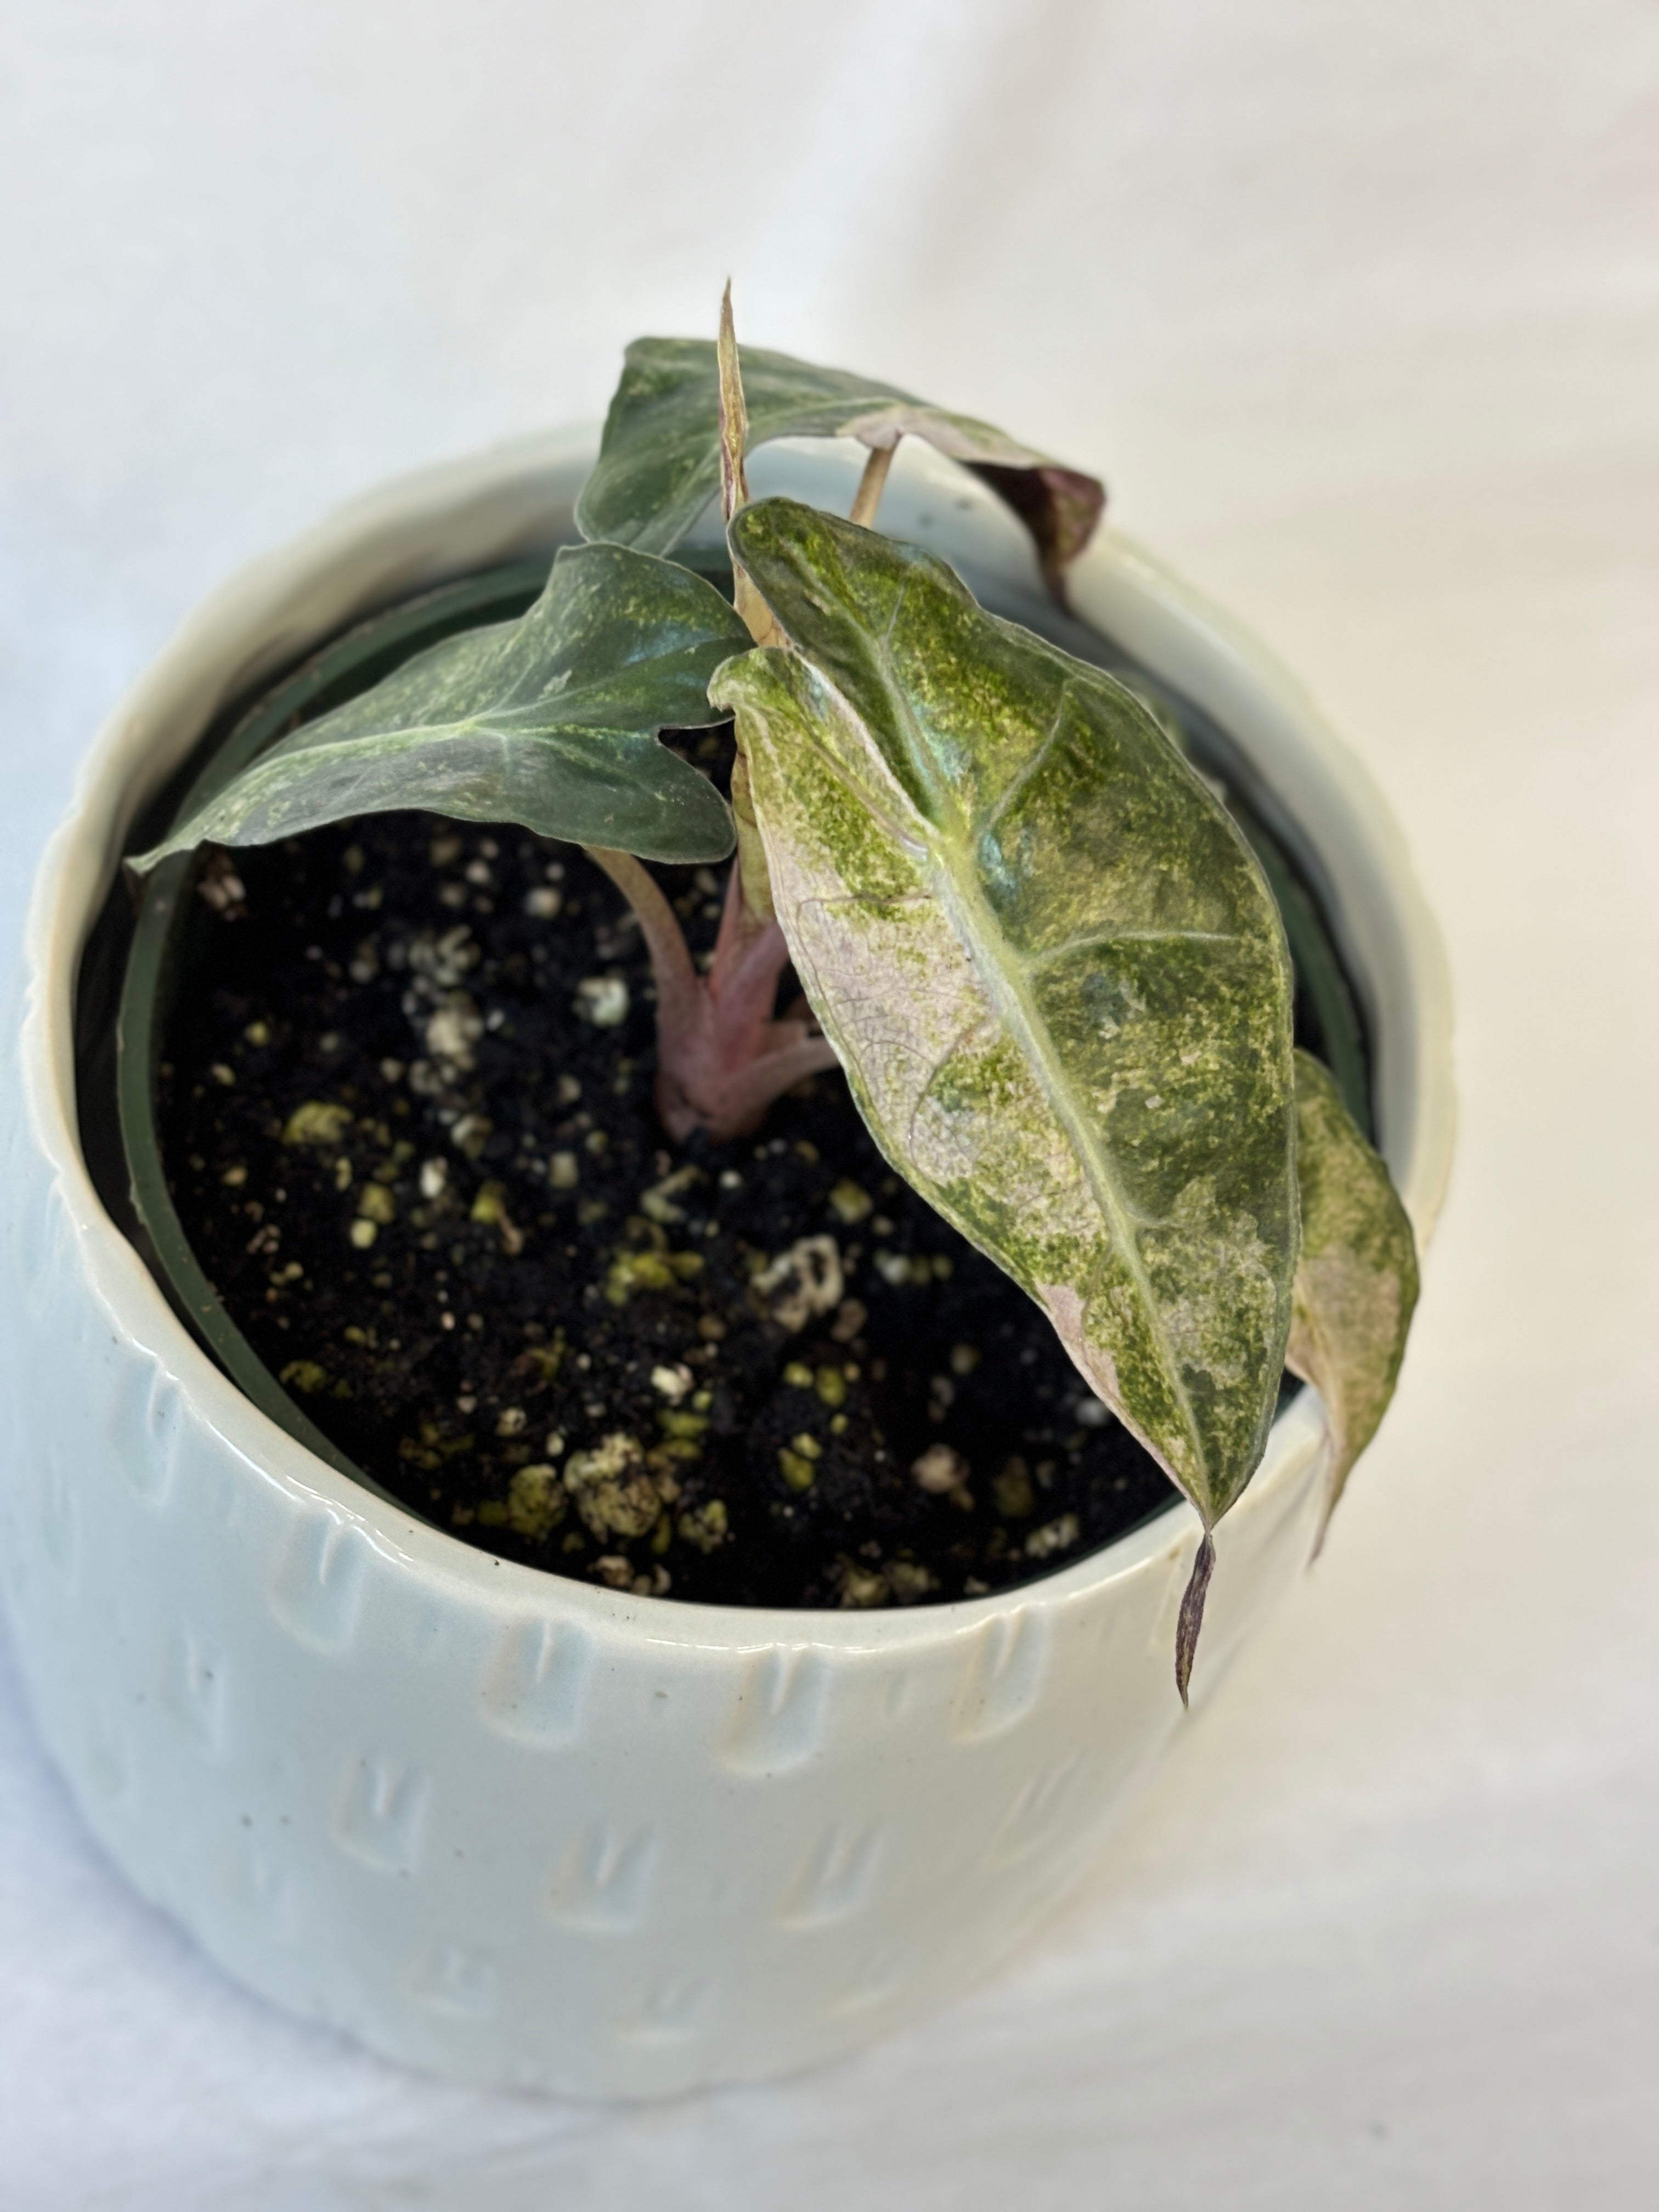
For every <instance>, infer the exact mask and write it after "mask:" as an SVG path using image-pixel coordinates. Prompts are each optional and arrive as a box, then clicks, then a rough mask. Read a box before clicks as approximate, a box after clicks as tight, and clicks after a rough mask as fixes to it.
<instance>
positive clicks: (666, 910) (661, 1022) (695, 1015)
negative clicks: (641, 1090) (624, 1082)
mask: <svg viewBox="0 0 1659 2212" xmlns="http://www.w3.org/2000/svg"><path fill="white" fill-rule="evenodd" d="M587 851H588V857H589V859H590V860H595V861H597V862H598V864H599V866H600V867H601V868H603V869H604V870H605V873H606V875H608V876H609V877H610V878H611V882H612V883H614V884H616V885H617V889H618V890H620V891H621V892H622V894H623V896H624V897H625V898H626V899H627V901H628V902H629V905H630V906H631V907H632V908H633V909H634V912H635V914H636V915H638V917H639V922H640V931H641V935H642V936H643V937H644V939H645V945H646V950H647V952H648V953H649V955H650V958H651V972H652V975H653V977H654V978H655V981H656V986H657V1112H658V1114H659V1116H660V1118H661V1121H662V1125H663V1127H664V1128H665V1129H666V1130H667V1132H668V1133H669V1135H670V1136H671V1137H672V1138H674V1139H676V1141H677V1142H679V1143H684V1140H685V1139H686V1138H687V1137H689V1136H690V1134H691V1133H692V1131H693V1130H694V1129H704V1130H706V1131H707V1132H708V1135H709V1136H710V1137H711V1138H713V1139H714V1141H715V1142H716V1143H717V1144H718V1143H723V1142H725V1141H726V1139H729V1138H732V1137H743V1136H747V1135H748V1133H750V1130H752V1129H754V1128H756V1127H757V1126H758V1125H759V1123H760V1121H761V1119H762V1117H763V1115H764V1114H765V1112H766V1109H767V1108H768V1107H769V1105H770V1104H771V1103H772V1102H773V1100H774V1099H775V1098H777V1097H781V1094H782V1093H783V1092H784V1091H787V1090H788V1089H789V1088H790V1087H791V1085H793V1084H797V1083H799V1081H800V1080H801V1079H802V1078H803V1077H804V1076H807V1075H812V1074H816V1073H818V1072H819V1071H821V1070H822V1069H824V1068H829V1067H833V1066H835V1065H836V1054H835V1050H834V1048H833V1047H832V1046H831V1044H830V1042H829V1039H828V1038H827V1037H825V1036H820V1035H818V1034H817V1031H816V1030H814V1029H812V1028H811V1026H810V1025H809V1024H808V1023H807V1022H805V1021H802V1020H796V1019H793V1018H787V1019H785V1020H781V1021H780V1020H778V1019H777V1018H775V1014H774V1011H773V1010H774V1008H775V1006H776V1004H777V996H778V980H779V978H780V977H781V975H782V974H783V971H784V969H786V968H787V966H788V964H789V947H788V945H787V943H786V942H785V939H784V934H783V932H782V930H781V929H780V928H779V927H778V925H777V923H776V922H775V921H763V920H761V918H760V917H759V916H758V915H756V914H755V913H754V912H753V910H752V909H751V908H750V907H749V906H748V905H747V904H746V903H745V902H744V896H743V890H742V885H741V884H740V882H739V880H738V868H737V866H736V864H735V863H734V864H733V866H732V875H731V878H730V880H729V882H728V883H727V884H726V909H725V912H724V914H723V915H721V917H720V935H719V937H718V939H716V940H715V945H714V963H713V965H712V966H711V967H710V969H709V971H708V975H707V976H702V975H699V974H698V973H697V970H696V965H695V963H693V961H692V958H691V955H690V952H689V951H688V950H687V949H686V943H685V938H684V933H683V932H682V930H681V928H680V926H679V922H678V919H677V917H676V915H675V913H674V909H673V908H672V907H671V906H670V905H669V903H668V901H667V900H666V899H665V897H664V896H663V894H662V890H661V888H660V887H659V884H658V883H657V881H656V878H654V877H653V875H652V874H651V872H650V871H649V870H648V869H647V868H645V867H643V866H641V864H640V862H639V861H638V860H635V858H634V857H633V855H632V854H629V853H613V852H609V851H605V850H602V849H601V848H598V847H595V846H590V847H589V848H587Z"/></svg>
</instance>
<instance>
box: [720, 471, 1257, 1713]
mask: <svg viewBox="0 0 1659 2212" xmlns="http://www.w3.org/2000/svg"><path fill="white" fill-rule="evenodd" d="M730 535H731V538H732V546H733V551H734V554H735V556H736V557H738V559H740V560H741V561H742V562H744V565H745V566H746V567H747V568H748V569H749V572H750V575H751V576H752V577H753V578H754V579H755V581H756V583H757V586H758V587H759V588H760V590H761V591H762V592H763V593H764V595H765V597H766V599H767V601H768V604H769V605H770V607H771V609H772V611H773V612H774V614H775V616H776V617H777V619H778V621H779V623H780V624H781V628H782V629H783V632H784V634H785V635H786V637H787V639H788V640H789V644H790V647H791V648H792V649H791V650H788V651H779V650H771V651H758V652H755V653H749V654H746V655H744V657H743V658H742V659H735V660H733V661H732V662H730V663H728V665H726V667H725V668H723V669H722V670H721V671H720V673H719V675H718V676H717V677H716V678H715V679H714V684H713V687H712V695H711V696H713V697H714V699H715V700H716V701H717V702H719V703H720V705H722V706H725V707H729V708H732V711H733V712H734V713H735V714H736V716H737V723H738V740H739V743H740V744H741V745H742V746H743V747H744V750H745V751H746V752H747V755H748V757H749V763H750V778H751V783H752V790H753V798H754V802H755V806H756V811H757V816H758V818H759V823H760V827H761V830H762V834H763V836H764V839H765V842H766V849H767V857H768V860H769V867H770V873H771V880H772V886H773V895H774V898H775V903H776V908H777V912H778V915H779V919H780V920H781V922H782V924H783V926H784V928H785V930H786V932H787V936H788V939H789V946H790V951H791V952H792V954H793V957H794V961H795V964H796V968H797V970H798V972H799V975H800V978H801V981H802V983H803V985H804V986H805V990H806V993H807V996H808V998H809V999H810V1000H811V1005H812V1007H813V1011H814V1012H816V1014H817V1017H818V1019H819V1021H820V1022H821V1024H823V1029H824V1030H825V1032H826V1033H827V1035H828V1036H829V1037H830V1038H831V1040H832V1041H833V1042H834V1043H835V1045H836V1050H837V1051H838V1053H839V1054H840V1055H841V1058H842V1061H843V1063H844V1064H845V1066H846V1068H847V1071H848V1079H849V1080H850V1082H851V1085H852V1087H853V1091H854V1097H856V1099H857V1101H858V1103H859V1106H860V1110H861V1111H862V1113H863V1115H864V1116H865V1119H866V1121H867V1122H868V1123H869V1125H870V1127H871V1129H872V1132H873V1133H874V1135H875V1137H876V1139H877V1141H878V1144H879V1145H880V1146H881V1147H882V1149H883V1151H884V1152H885V1153H886V1155H887V1157H888V1158H889V1159H890V1161H891V1162H892V1163H893V1164H894V1166H895V1167H896V1168H897V1169H898V1170H900V1171H901V1172H902V1174H903V1175H904V1176H906V1177H907V1178H908V1180H909V1181H910V1182H912V1183H913V1184H915V1187H916V1188H917V1189H918V1190H920V1191H921V1193H922V1194H923V1195H924V1196H925V1197H926V1198H927V1200H929V1201H930V1202H931V1203H932V1204H933V1206H935V1207H936V1208H937V1209H938V1211H939V1212H940V1213H942V1214H943V1215H944V1216H945V1218H946V1219H947V1220H949V1221H951V1222H952V1223H953V1224H954V1225H956V1226H957V1228H958V1229H960V1230H961V1231H963V1234H964V1235H965V1236H967V1237H969V1238H970V1239H971V1240H972V1241H973V1243H975V1244H977V1245H978V1246H979V1247H980V1249H981V1250H983V1251H985V1252H987V1253H988V1254H989V1255H990V1256H991V1257H992V1258H993V1259H994V1260H995V1261H998V1262H999V1264H1000V1266H1002V1267H1004V1268H1006V1270H1007V1272H1008V1273H1010V1274H1011V1275H1012V1277H1013V1278H1014V1279H1015V1280H1016V1281H1017V1282H1018V1283H1020V1284H1021V1285H1023V1286H1024V1288H1025V1289H1026V1290H1027V1291H1029V1292H1030V1295H1031V1296H1032V1297H1034V1298H1036V1300H1037V1301H1038V1303H1039V1304H1042V1306H1043V1307H1044V1308H1045V1309H1046V1310H1047V1311H1048V1314H1049V1316H1050V1317H1051V1318H1052V1319H1053V1321H1054V1325H1055V1327H1056V1328H1057V1329H1058V1330H1059V1332H1060V1337H1061V1339H1062V1340H1063V1341H1064V1343H1065V1345H1066V1349H1067V1351H1068V1352H1070V1353H1071V1355H1072V1357H1073V1359H1074V1360H1075V1362H1076V1363H1077V1365H1078V1366H1079V1369H1080V1370H1082V1372H1083V1374H1084V1375H1085V1376H1086V1377H1087V1379H1088V1381H1089V1382H1090V1383H1091V1385H1092V1386H1093V1388H1094V1389H1096V1390H1097V1392H1098V1393H1099V1395H1100V1396H1101V1397H1102V1398H1103V1399H1104V1400H1105V1401H1107V1403H1108V1404H1109V1405H1111V1406H1112V1407H1114V1408H1115V1410H1116V1411H1117V1412H1118V1413H1120V1414H1121V1417H1122V1419H1124V1421H1125V1422H1126V1423H1127V1425H1128V1426H1129V1427H1130V1428H1132V1429H1133V1431H1135V1433H1136V1434H1137V1435H1138V1436H1139V1437H1141V1438H1142V1439H1143V1440H1144V1442H1145V1443H1146V1444H1147V1446H1148V1447H1149V1449H1151V1450H1152V1451H1153V1452H1154V1453H1155V1454H1156V1455H1157V1456H1158V1459H1159V1460H1160V1461H1161V1462H1162V1463H1163V1465H1164V1467H1165V1468H1167V1469H1168V1471H1169V1473H1170V1475H1171V1476H1172V1477H1173V1479H1174V1480H1175V1481H1176V1483H1177V1484H1179V1486H1180V1487H1181V1488H1182V1490H1183V1491H1184V1492H1186V1494H1187V1496H1188V1498H1191V1499H1192V1501H1193V1503H1194V1504H1195V1505H1196V1506H1197V1508H1198V1510H1199V1511H1200V1515H1201V1516H1202V1517H1203V1520H1204V1522H1205V1525H1206V1530H1207V1528H1209V1526H1210V1525H1211V1524H1212V1523H1213V1522H1215V1521H1216V1520H1217V1519H1218V1517H1219V1516H1221V1515H1222V1514H1223V1513H1225V1511H1226V1510H1227V1508H1228V1507H1229V1506H1230V1505H1231V1504H1232V1503H1233V1501H1234V1500H1235V1498H1237V1496H1238V1494H1239V1492H1241V1491H1242V1490H1243V1487H1244V1485H1245V1484H1246V1482H1247V1481H1248V1480H1249V1476H1250V1474H1251V1473H1252V1471H1253V1469H1254V1468H1255V1465H1256V1463H1257V1462H1258V1460H1259V1459H1260V1457H1261V1452H1262V1449H1263V1447H1264V1444H1265V1443H1266V1439H1267V1429H1268V1425H1269V1423H1270V1421H1271V1419H1272V1417H1273V1405H1274V1398H1275V1393H1276V1390H1277V1388H1278V1383H1279V1372H1280V1369H1281V1366H1282V1364H1283V1359H1284V1351H1285V1336H1286V1333H1287V1331H1288V1328H1289V1326H1290V1313H1291V1273H1292V1270H1293V1267H1294V1265H1295V1259H1296V1238H1297V1209H1296V1190H1295V1169H1294V1153H1293V1144H1294V1118H1293V1116H1294V1103H1293V1097H1292V1088H1291V975H1290V967H1289V962H1288V957H1287V955H1286V952H1285V940H1284V935H1283V933H1282V931H1281V929H1280V927H1279V916H1278V914H1277V912H1276V910H1275V908H1274V906H1273V899H1272V896H1271V895H1270V893H1269V892H1268V890H1267V885H1266V884H1265V882H1264V881H1263V878H1262V876H1261V871H1260V869H1259V867H1258V866H1257V865H1256V863H1255V860H1254V859H1253V857H1252V855H1251V854H1250V853H1249V848H1247V847H1246V846H1245V844H1244V842H1243V840H1242V839H1241V838H1240V836H1238V833H1237V830H1236V829H1234V828H1233V826H1232V824H1231V822H1230V821H1229V820H1228V817H1227V816H1226V814H1225V811H1223V809H1222V808H1221V806H1220V805H1218V802H1217V801H1216V800H1215V799H1213V798H1212V795H1211V794H1210V793H1209V792H1208V791H1207V790H1206V788H1205V787H1204V785H1203V784H1202V783H1201V782H1200V781H1199V779H1198V777H1197V776H1196V775H1194V774H1193V772H1192V770H1191V769H1189V768H1188V766H1187V764H1186V763H1185V762H1184V761H1182V758H1181V757H1180V755H1179V754H1178V753H1177V752H1176V749H1175V748H1174V746H1172V745H1171V744H1170V742H1169V740H1168V739H1167V738H1166V737H1165V736H1164V733H1163V732H1161V731H1160V730H1159V729H1158V725H1157V724H1156V723H1155V722H1154V721H1153V720H1152V717H1151V715H1150V714H1148V713H1147V712H1146V708H1144V707H1143V706H1141V705H1140V703H1139V702H1138V701H1136V700H1135V699H1134V698H1133V697H1132V696H1131V695H1130V694H1129V693H1128V692H1127V691H1126V690H1124V689H1123V687H1122V686H1121V684H1117V683H1115V682H1114V681H1113V679H1112V678H1109V677H1108V676H1106V675H1104V674H1103V673H1102V672H1100V671H1098V670H1096V669H1093V668H1091V667H1088V666H1086V665H1084V664H1083V663H1082V662H1079V661H1077V660H1073V659H1071V658H1070V657H1069V656H1068V655H1067V654H1066V653H1061V652H1060V651H1059V650H1058V649H1057V648H1056V647H1053V646H1050V645H1048V644H1046V643H1045V642H1043V641H1041V640H1040V639H1038V638H1036V637H1035V636H1033V635H1031V634H1030V632H1029V631H1027V630H1024V629H1018V628H1017V627H1016V626H1015V625H1014V624H1012V623H1006V622H1002V621H1000V620H998V619H997V618H996V617H993V616H990V615H987V614H986V613H984V612H983V611H981V609H980V608H979V607H978V606H977V605H975V603H974V601H973V599H972V598H971V597H970V596H969V593H968V592H967V591H966V590H965V589H964V587H963V586H962V585H961V583H959V582H958V580H957V578H956V577H955V575H954V574H952V573H951V570H950V569H949V568H946V567H945V564H944V563H943V562H939V561H936V560H934V559H933V558H931V557H930V556H927V555H925V554H922V553H920V552H917V551H916V550H914V549H912V548H908V547H905V546H902V545H897V544H893V543H891V542H890V541H889V540H888V539H886V538H881V537H879V536H878V535H876V534H875V533H873V532H869V531H866V530H861V529H859V528H857V527H856V526H854V525H853V524H850V523H846V522H842V521H839V520H836V519H835V518H833V517H830V516H826V515H823V514H819V513H815V512H814V511H813V510H812V509H811V508H809V507H801V506H799V505H797V504H796V503H795V502H794V501H788V500H767V501H762V502H761V503H760V504H759V505H757V506H755V507H749V508H748V509H746V510H745V511H744V513H741V514H739V515H738V517H737V518H736V520H734V522H733V523H732V526H731V532H730ZM1201 1596H1202V1591H1201V1588H1200V1589H1197V1600H1201ZM1195 1602H1196V1601H1195ZM1192 1633H1193V1634H1194V1635H1195V1633H1196V1613H1194V1620H1193V1623H1192ZM1190 1656H1191V1653H1190V1643H1189V1645H1188V1650H1187V1653H1186V1658H1187V1662H1188V1663H1190ZM1183 1691H1184V1678H1183Z"/></svg>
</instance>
